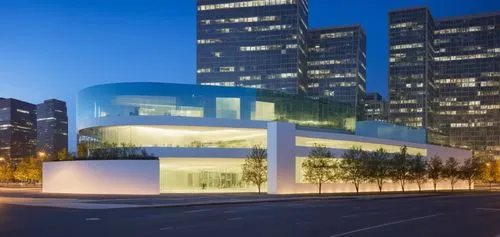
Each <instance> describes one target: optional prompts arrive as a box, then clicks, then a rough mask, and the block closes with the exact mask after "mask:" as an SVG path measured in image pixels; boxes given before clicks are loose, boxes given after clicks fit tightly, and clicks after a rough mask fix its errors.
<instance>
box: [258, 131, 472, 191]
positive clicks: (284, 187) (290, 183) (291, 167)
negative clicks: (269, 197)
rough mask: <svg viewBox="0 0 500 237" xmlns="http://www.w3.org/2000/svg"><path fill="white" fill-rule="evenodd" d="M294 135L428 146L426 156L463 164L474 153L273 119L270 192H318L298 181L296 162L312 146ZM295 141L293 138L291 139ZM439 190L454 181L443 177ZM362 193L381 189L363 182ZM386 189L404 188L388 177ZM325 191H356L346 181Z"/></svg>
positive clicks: (324, 187)
mask: <svg viewBox="0 0 500 237" xmlns="http://www.w3.org/2000/svg"><path fill="white" fill-rule="evenodd" d="M295 136H306V137H311V138H315V137H317V138H322V139H341V140H352V141H363V142H373V143H380V144H390V145H400V146H402V145H405V144H406V145H408V146H410V145H411V146H413V147H419V148H425V149H427V158H429V157H432V156H433V155H438V156H440V157H441V159H443V161H444V160H446V159H447V158H448V157H455V158H457V160H458V161H459V162H460V163H461V162H463V160H465V159H466V158H469V157H471V155H472V153H471V151H468V150H462V149H456V148H449V147H441V146H434V145H427V144H416V143H408V144H407V143H406V142H401V141H393V140H387V139H378V138H367V137H361V136H355V135H349V134H335V133H325V132H314V131H303V130H296V128H295V126H294V125H293V124H289V123H277V122H272V123H269V125H268V140H267V141H268V193H272V194H288V193H317V192H318V186H317V185H315V184H306V183H296V179H295V175H296V172H295V162H296V158H295V157H298V156H302V157H305V156H307V155H308V154H309V151H310V150H311V149H312V148H311V147H295ZM292 140H293V141H292ZM330 150H331V151H332V152H333V153H334V154H337V155H340V154H342V153H343V152H344V151H345V150H343V149H330ZM468 188H469V187H468V184H467V182H466V181H458V182H457V183H456V184H455V185H454V189H455V190H458V189H468ZM433 189H434V187H433V184H432V182H431V181H429V182H427V183H425V184H423V185H422V190H433ZM437 189H438V190H451V184H450V182H449V181H448V180H443V181H441V182H439V183H438V184H437ZM359 191H360V192H378V186H377V184H375V183H363V184H361V185H360V190H359ZM383 191H401V185H400V184H399V183H393V182H391V181H390V180H388V181H387V182H386V183H384V185H383ZM405 191H418V186H417V184H415V183H407V184H406V185H405ZM322 192H324V193H344V192H356V189H355V188H354V185H353V184H345V183H326V184H323V185H322Z"/></svg>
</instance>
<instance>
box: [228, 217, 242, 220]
mask: <svg viewBox="0 0 500 237" xmlns="http://www.w3.org/2000/svg"><path fill="white" fill-rule="evenodd" d="M227 220H228V221H238V220H241V217H234V218H229V219H227Z"/></svg>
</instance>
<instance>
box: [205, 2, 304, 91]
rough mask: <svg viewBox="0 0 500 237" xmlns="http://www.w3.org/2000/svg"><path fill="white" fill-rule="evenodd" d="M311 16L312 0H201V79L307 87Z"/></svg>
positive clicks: (292, 88)
mask: <svg viewBox="0 0 500 237" xmlns="http://www.w3.org/2000/svg"><path fill="white" fill-rule="evenodd" d="M307 18H308V2H307V0H260V1H235V0H197V58H196V64H197V78H196V81H197V83H198V84H202V85H217V86H244V87H253V88H265V89H272V90H280V91H283V92H287V93H292V94H297V93H305V92H306V91H305V84H306V77H307V75H306V67H307V65H306V54H307V52H306V50H307V46H306V34H307V24H308V20H307Z"/></svg>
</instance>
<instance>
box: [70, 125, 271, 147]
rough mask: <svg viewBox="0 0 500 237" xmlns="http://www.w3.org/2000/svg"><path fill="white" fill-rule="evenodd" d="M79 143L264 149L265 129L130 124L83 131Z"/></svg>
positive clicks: (93, 145)
mask: <svg viewBox="0 0 500 237" xmlns="http://www.w3.org/2000/svg"><path fill="white" fill-rule="evenodd" d="M79 142H80V143H82V142H86V143H88V144H89V146H90V148H99V147H100V146H101V145H103V144H104V143H107V144H112V143H115V144H118V145H120V144H133V145H135V146H138V147H191V148H201V147H206V148H250V147H252V146H255V145H260V146H262V147H265V146H266V144H267V133H266V130H265V129H249V128H222V127H199V126H164V125H133V126H109V127H97V128H88V129H83V130H81V131H80V133H79Z"/></svg>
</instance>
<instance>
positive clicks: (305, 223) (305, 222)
mask: <svg viewBox="0 0 500 237" xmlns="http://www.w3.org/2000/svg"><path fill="white" fill-rule="evenodd" d="M310 223H311V222H310V221H302V222H297V223H295V224H296V225H307V224H310Z"/></svg>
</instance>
